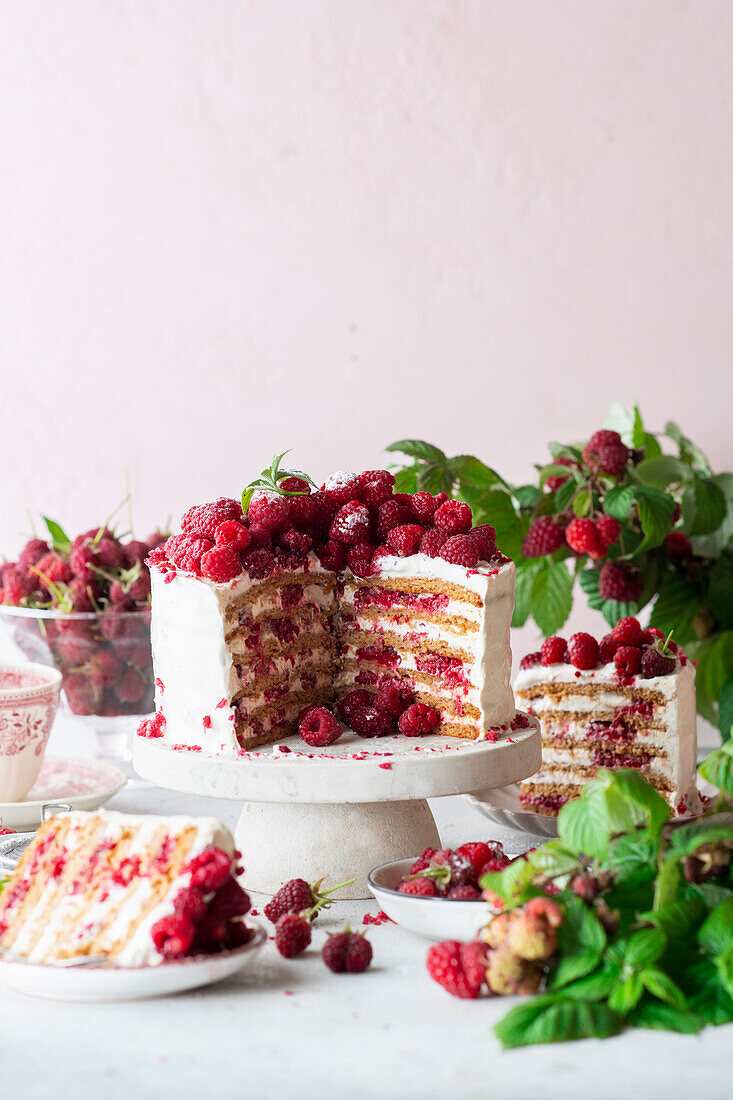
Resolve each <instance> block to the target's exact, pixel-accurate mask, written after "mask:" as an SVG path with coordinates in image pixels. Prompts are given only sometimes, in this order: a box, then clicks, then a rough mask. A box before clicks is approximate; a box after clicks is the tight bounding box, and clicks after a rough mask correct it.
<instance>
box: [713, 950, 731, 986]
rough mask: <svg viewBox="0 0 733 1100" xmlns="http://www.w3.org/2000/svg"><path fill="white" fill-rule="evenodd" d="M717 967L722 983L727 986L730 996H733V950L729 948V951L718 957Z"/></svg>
mask: <svg viewBox="0 0 733 1100" xmlns="http://www.w3.org/2000/svg"><path fill="white" fill-rule="evenodd" d="M715 965H716V966H717V968H718V976H719V977H720V981H721V982H722V984H723V985H724V986H725V988H726V990H727V992H728V995H729V996H733V948H730V947H729V948H728V950H727V951H723V953H722V954H721V955H718V957H717V959H716V960H715Z"/></svg>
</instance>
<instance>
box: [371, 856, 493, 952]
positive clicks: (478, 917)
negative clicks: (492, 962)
mask: <svg viewBox="0 0 733 1100" xmlns="http://www.w3.org/2000/svg"><path fill="white" fill-rule="evenodd" d="M416 859H417V856H413V857H412V859H398V860H395V862H394V863H383V864H382V865H381V867H375V868H374V870H373V871H370V873H369V878H368V880H367V881H368V883H369V889H370V890H371V892H372V894H373V896H374V898H375V899H376V900H377V902H378V903H379V905H380V907H381V908H382V909H383V910H384V912H385V913H386V914H387V916H388V917H391V918H392V920H393V921H394V922H395V924H399V925H400V926H401V927H402V928H406V929H407V930H408V931H410V932H416V933H417V935H418V936H425V937H426V939H429V940H462V941H465V940H472V939H475V937H476V933H477V932H478V931H479V929H480V928H483V926H484V925H485V924H488V921H489V919H490V918H491V917H492V916H493V915H494V910H493V909H492V908H491V906H490V905H489V904H488V902H485V901H483V900H482V901H454V900H452V899H450V898H421V897H419V896H417V895H415V894H401V893H400V892H399V890H398V889H397V887H398V886H399V883H400V880H401V879H402V878H404V876H405V875H408V874H409V873H410V867H411V866H412V864H413V863H414V862H415V860H416Z"/></svg>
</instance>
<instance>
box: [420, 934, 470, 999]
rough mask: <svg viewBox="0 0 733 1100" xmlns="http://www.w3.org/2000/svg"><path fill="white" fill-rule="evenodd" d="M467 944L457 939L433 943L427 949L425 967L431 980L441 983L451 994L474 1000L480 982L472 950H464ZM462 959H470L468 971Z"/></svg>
mask: <svg viewBox="0 0 733 1100" xmlns="http://www.w3.org/2000/svg"><path fill="white" fill-rule="evenodd" d="M468 946H469V945H468V944H466V945H463V944H460V943H459V942H458V941H457V940H444V941H443V942H442V943H437V944H433V946H432V947H431V948H430V950H429V951H428V957H427V969H428V974H429V975H430V977H431V978H432V979H433V981H435V982H437V983H438V985H442V987H443V989H446V990H447V991H448V993H450V994H451V995H452V996H454V997H462V998H464V999H466V1000H474V999H475V998H476V997H478V995H479V990H480V989H481V984H482V983H481V982H480V981H478V975H477V973H476V966H475V953H474V951H466V950H465V948H466V947H468ZM464 959H465V960H466V962H468V961H469V959H470V965H469V968H468V972H467V971H466V969H465V966H464Z"/></svg>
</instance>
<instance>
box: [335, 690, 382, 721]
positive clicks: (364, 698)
mask: <svg viewBox="0 0 733 1100" xmlns="http://www.w3.org/2000/svg"><path fill="white" fill-rule="evenodd" d="M373 703H374V696H373V695H371V694H370V693H369V692H368V691H363V690H362V689H361V688H353V689H352V690H351V691H349V692H347V693H346V695H345V696H344V697H343V699H342V700H341V703H340V704H339V711H340V714H341V717H342V718H343V720H344V721H345V722H351V716H352V714H353V713H354V712H355V711H356V710H358V709H359V708H361V707H371V706H372V705H373Z"/></svg>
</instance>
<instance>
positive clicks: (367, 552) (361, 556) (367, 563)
mask: <svg viewBox="0 0 733 1100" xmlns="http://www.w3.org/2000/svg"><path fill="white" fill-rule="evenodd" d="M373 553H374V549H373V547H372V546H371V544H370V543H368V542H357V544H356V546H350V547H349V549H348V551H347V552H346V561H347V562H348V565H349V569H350V570H351V572H352V573H353V574H354V576H355V577H368V576H370V574H371V571H372V554H373Z"/></svg>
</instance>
